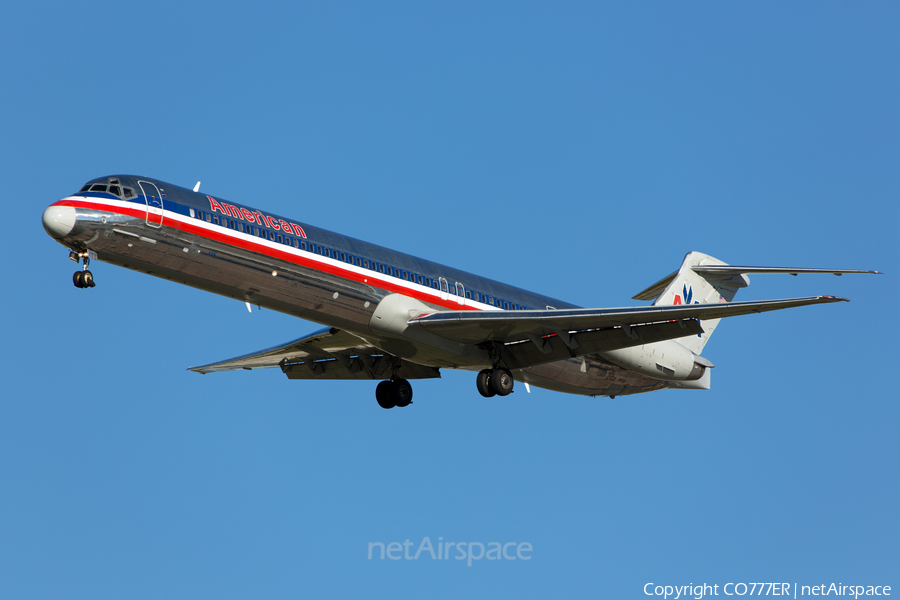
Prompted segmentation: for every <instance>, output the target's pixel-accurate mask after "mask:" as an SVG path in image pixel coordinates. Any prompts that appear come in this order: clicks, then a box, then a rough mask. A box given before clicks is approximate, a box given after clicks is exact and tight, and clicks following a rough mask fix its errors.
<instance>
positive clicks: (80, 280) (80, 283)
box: [72, 271, 84, 288]
mask: <svg viewBox="0 0 900 600" xmlns="http://www.w3.org/2000/svg"><path fill="white" fill-rule="evenodd" d="M72 283H74V284H75V287H77V288H83V287H84V271H75V274H74V275H72Z"/></svg>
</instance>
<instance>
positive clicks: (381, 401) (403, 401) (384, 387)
mask: <svg viewBox="0 0 900 600" xmlns="http://www.w3.org/2000/svg"><path fill="white" fill-rule="evenodd" d="M412 397H413V390H412V386H411V385H410V384H409V382H408V381H407V380H405V379H399V378H398V379H391V380H389V381H382V382H381V383H379V384H378V387H376V388H375V399H376V400H377V401H378V406H380V407H381V408H394V407H395V406H399V407H400V408H403V407H404V406H409V405H410V404H412Z"/></svg>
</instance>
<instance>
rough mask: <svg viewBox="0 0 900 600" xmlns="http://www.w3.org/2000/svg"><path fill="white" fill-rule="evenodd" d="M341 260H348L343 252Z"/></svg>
mask: <svg viewBox="0 0 900 600" xmlns="http://www.w3.org/2000/svg"><path fill="white" fill-rule="evenodd" d="M341 262H347V255H346V254H344V253H343V252H341Z"/></svg>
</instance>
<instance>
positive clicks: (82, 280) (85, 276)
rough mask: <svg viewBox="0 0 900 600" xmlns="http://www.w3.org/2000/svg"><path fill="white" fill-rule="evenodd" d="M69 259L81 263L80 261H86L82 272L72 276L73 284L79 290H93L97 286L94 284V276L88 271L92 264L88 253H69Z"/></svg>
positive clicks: (76, 272)
mask: <svg viewBox="0 0 900 600" xmlns="http://www.w3.org/2000/svg"><path fill="white" fill-rule="evenodd" d="M69 259H71V260H73V261H75V262H79V260H83V261H84V265H83V266H82V267H81V270H80V271H75V274H74V275H72V283H74V284H75V287H77V288H92V287H95V286H96V285H97V284H96V283H94V274H93V273H91V272H90V271H88V267H89V266H90V264H91V259H90V257H89V256H88V254H87V252H85V253H82V254H78V253H76V252H69Z"/></svg>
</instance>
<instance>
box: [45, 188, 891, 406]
mask: <svg viewBox="0 0 900 600" xmlns="http://www.w3.org/2000/svg"><path fill="white" fill-rule="evenodd" d="M199 187H200V182H198V183H197V185H196V186H194V188H193V189H188V188H184V187H180V186H177V185H173V184H170V183H165V182H163V181H160V180H158V179H152V178H149V177H140V176H134V175H113V176H107V177H101V178H98V179H92V180H91V181H89V182H87V183H86V184H85V185H84V186H83V187H82V188H81V189H80V190H79V191H78V192H77V193H75V194H73V195H71V196H67V197H65V198H63V199H62V200H59V201H58V202H55V203H54V204H52V205H50V206H49V207H48V208H47V209H46V210H45V211H44V213H43V218H42V220H43V226H44V229H45V230H46V232H47V233H48V234H49V235H50V236H51V237H52V238H53V239H55V240H56V241H58V242H59V243H60V244H62V245H63V246H65V247H66V248H68V249H69V258H70V259H71V260H72V261H74V262H77V263H81V268H80V269H79V270H78V271H76V272H75V274H74V275H73V278H72V281H73V283H74V284H75V287H77V288H82V289H86V288H92V287H95V285H96V282H95V280H94V276H93V273H92V272H91V271H90V264H91V261H92V260H100V261H103V262H108V263H112V264H114V265H118V266H121V267H125V268H127V269H132V270H135V271H139V272H142V273H146V274H148V275H153V276H155V277H159V278H164V279H168V280H170V281H175V282H177V283H181V284H184V285H189V286H192V287H195V288H198V289H201V290H205V291H208V292H212V293H215V294H220V295H222V296H226V297H229V298H234V299H237V300H240V301H242V302H244V303H246V305H247V309H248V310H251V306H252V305H257V306H258V307H260V308H266V309H269V310H274V311H279V312H282V313H286V314H288V315H292V316H295V317H299V318H301V319H305V320H308V321H313V322H316V323H320V324H322V325H325V326H326V327H325V329H322V330H320V331H316V332H314V333H312V334H310V335H308V336H305V337H302V338H299V339H295V340H292V341H289V342H287V343H283V344H280V345H278V346H274V347H272V348H267V349H264V350H260V351H257V352H252V353H250V354H246V355H243V356H239V357H237V358H232V359H228V360H223V361H220V362H215V363H211V364H207V365H202V366H198V367H191V368H190V370H191V371H195V372H197V373H203V374H206V373H213V372H220V371H230V370H237V369H246V370H252V369H260V368H276V367H277V368H280V369H281V371H282V372H283V373H284V374H285V375H287V377H288V378H290V379H332V380H341V379H343V380H351V379H353V380H370V381H379V383H378V384H377V386H376V387H375V397H376V401H377V402H378V404H379V406H381V407H382V408H386V409H390V408H394V407H406V406H409V405H410V404H411V403H412V397H413V390H412V386H411V384H410V383H409V380H413V379H427V378H436V377H440V370H441V369H462V370H468V371H474V372H476V373H477V374H476V376H475V382H476V388H477V389H478V392H479V393H480V394H481V395H482V396H484V397H492V396H506V395H508V394H510V393H511V392H512V391H513V387H514V383H515V382H516V381H519V382H521V383H523V384H525V386H526V389H527V390H528V391H529V392H530V386H532V385H533V386H537V387H541V388H546V389H550V390H555V391H558V392H563V393H569V394H581V395H587V396H608V397H610V398H615V397H616V396H619V395H629V394H637V393H643V392H651V391H656V390H661V389H667V388H668V389H672V388H675V389H709V388H710V378H711V369H712V368H713V363H712V362H710V361H709V360H708V359H707V358H705V357H703V356H701V352H702V350H703V347H704V346H705V345H706V343H707V341H708V340H709V338H710V336H711V335H712V333H713V332H714V330H715V329H716V326H717V325H718V323H719V320H720V319H722V318H726V317H734V316H739V315H746V314H751V313H760V312H767V311H772V310H780V309H785V308H792V307H798V306H805V305H812V304H827V303H833V302H841V301H846V299H844V298H839V297H834V296H812V297H805V298H788V299H778V300H763V301H753V302H733V299H734V296H735V294H736V293H737V291H738V290H739V289H740V288H743V287H746V286H747V285H749V279H748V275H750V274H767V273H788V274H791V275H797V274H799V273H832V274H834V275H842V274H845V273H878V271H860V270H840V269H814V268H787V267H753V266H733V265H729V264H726V263H724V262H722V261H721V260H718V259H716V258H713V257H712V256H709V255H706V254H702V253H700V252H689V253H688V254H687V255H686V256H685V257H684V260H683V261H682V263H681V267H680V268H679V269H678V270H677V271H675V272H674V273H672V274H670V275H668V276H666V277H664V278H662V279H660V280H659V281H657V282H656V283H654V284H653V285H651V286H649V287H647V288H646V289H645V290H643V291H641V292H640V293H638V294H637V295H635V296H633V299H634V300H643V301H652V304H651V305H649V306H638V307H624V308H581V307H578V306H575V305H573V304H570V303H568V302H564V301H562V300H558V299H555V298H550V297H548V296H543V295H541V294H537V293H534V292H530V291H527V290H523V289H519V288H516V287H513V286H510V285H505V284H502V283H499V282H496V281H492V280H490V279H486V278H484V277H479V276H477V275H473V274H471V273H466V272H463V271H460V270H458V269H454V268H451V267H447V266H444V265H441V264H438V263H435V262H431V261H428V260H425V259H422V258H417V257H415V256H411V255H409V254H404V253H402V252H397V251H394V250H390V249H388V248H384V247H380V246H377V245H374V244H370V243H367V242H364V241H361V240H358V239H354V238H350V237H347V236H343V235H340V234H337V233H334V232H331V231H327V230H325V229H321V228H318V227H315V226H314V225H311V224H308V223H302V222H300V221H297V220H293V219H287V218H283V217H280V216H277V215H274V214H272V213H269V212H267V211H263V210H259V209H255V208H252V207H250V206H248V205H244V204H238V203H234V202H230V201H227V200H225V199H223V198H219V197H215V196H211V195H207V194H204V193H200V192H199Z"/></svg>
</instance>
